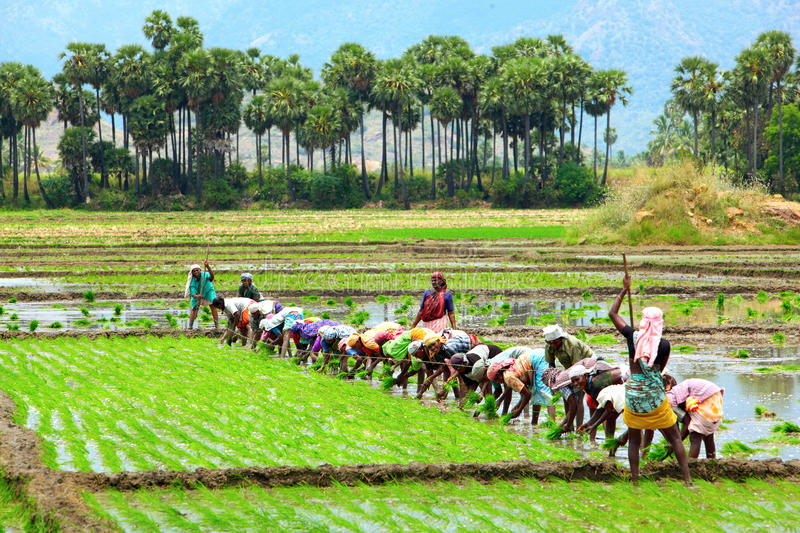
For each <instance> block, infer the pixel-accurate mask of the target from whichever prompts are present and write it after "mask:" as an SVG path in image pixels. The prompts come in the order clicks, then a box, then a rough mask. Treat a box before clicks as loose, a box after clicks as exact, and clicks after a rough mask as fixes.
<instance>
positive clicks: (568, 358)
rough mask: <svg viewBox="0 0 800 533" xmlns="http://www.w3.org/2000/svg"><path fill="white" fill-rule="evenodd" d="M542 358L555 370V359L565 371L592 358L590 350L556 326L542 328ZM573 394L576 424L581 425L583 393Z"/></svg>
mask: <svg viewBox="0 0 800 533" xmlns="http://www.w3.org/2000/svg"><path fill="white" fill-rule="evenodd" d="M544 342H545V349H544V356H545V360H546V361H547V364H548V365H550V367H551V368H555V366H556V359H558V362H559V363H561V366H563V367H564V369H565V370H566V369H567V368H569V367H571V366H572V365H574V364H576V363H577V362H578V361H580V360H581V359H586V358H587V357H594V351H593V350H592V348H591V347H590V346H589V345H588V344H586V343H585V342H583V341H582V340H580V339H578V338H577V337H575V336H574V335H569V334H568V333H567V332H566V331H564V329H562V328H561V326H559V325H558V324H553V325H551V326H547V327H545V328H544ZM574 392H575V404H576V405H577V407H578V411H577V413H576V414H575V420H576V423H577V424H578V425H579V426H580V425H581V424H583V400H584V398H583V391H574Z"/></svg>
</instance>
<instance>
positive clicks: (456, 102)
mask: <svg viewBox="0 0 800 533" xmlns="http://www.w3.org/2000/svg"><path fill="white" fill-rule="evenodd" d="M463 105H464V102H463V101H462V100H461V97H460V96H459V95H458V93H457V92H456V90H455V89H453V88H451V87H442V88H440V89H436V90H435V91H434V92H433V97H432V98H431V115H432V116H433V117H434V118H435V119H436V120H437V121H439V124H441V125H442V128H443V129H444V166H445V169H446V175H445V177H446V180H447V195H448V196H453V195H454V194H455V186H454V184H453V178H452V175H451V172H452V170H451V168H450V167H451V165H449V164H447V153H448V152H447V126H448V125H449V124H450V123H451V122H452V121H453V120H455V119H457V118H458V117H459V116H460V115H461V108H462V107H463ZM451 148H452V147H451ZM434 179H435V178H434Z"/></svg>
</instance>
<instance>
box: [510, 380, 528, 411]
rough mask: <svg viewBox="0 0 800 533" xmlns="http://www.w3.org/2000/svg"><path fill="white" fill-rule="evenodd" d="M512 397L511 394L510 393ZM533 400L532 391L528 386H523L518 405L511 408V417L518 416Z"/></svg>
mask: <svg viewBox="0 0 800 533" xmlns="http://www.w3.org/2000/svg"><path fill="white" fill-rule="evenodd" d="M509 398H510V395H509ZM530 401H531V391H530V390H528V387H523V388H522V390H521V391H519V402H517V405H515V406H514V408H513V409H511V413H510V414H511V418H517V417H518V416H519V415H520V414H521V413H522V410H523V409H525V407H527V406H528V402H530Z"/></svg>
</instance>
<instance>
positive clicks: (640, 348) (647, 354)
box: [633, 307, 664, 367]
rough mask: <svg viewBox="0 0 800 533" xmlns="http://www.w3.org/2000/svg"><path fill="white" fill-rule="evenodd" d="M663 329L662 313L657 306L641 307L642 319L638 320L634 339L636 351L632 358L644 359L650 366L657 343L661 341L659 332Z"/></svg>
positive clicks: (654, 356) (656, 349)
mask: <svg viewBox="0 0 800 533" xmlns="http://www.w3.org/2000/svg"><path fill="white" fill-rule="evenodd" d="M663 329H664V314H663V313H662V311H661V309H659V308H658V307H645V308H644V309H642V321H641V322H639V338H638V339H636V353H635V354H634V356H633V360H634V362H635V361H638V360H639V359H644V362H645V364H646V365H647V366H648V367H649V366H651V361H653V360H655V358H656V354H657V353H658V344H659V343H660V342H661V332H662V330H663Z"/></svg>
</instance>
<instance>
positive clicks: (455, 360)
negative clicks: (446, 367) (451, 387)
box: [450, 353, 470, 366]
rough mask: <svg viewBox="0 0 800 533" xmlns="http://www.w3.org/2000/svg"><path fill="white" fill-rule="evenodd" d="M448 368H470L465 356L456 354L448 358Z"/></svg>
mask: <svg viewBox="0 0 800 533" xmlns="http://www.w3.org/2000/svg"><path fill="white" fill-rule="evenodd" d="M450 366H470V364H469V360H468V359H467V356H466V355H465V354H463V353H457V354H455V355H454V356H453V357H451V358H450Z"/></svg>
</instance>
